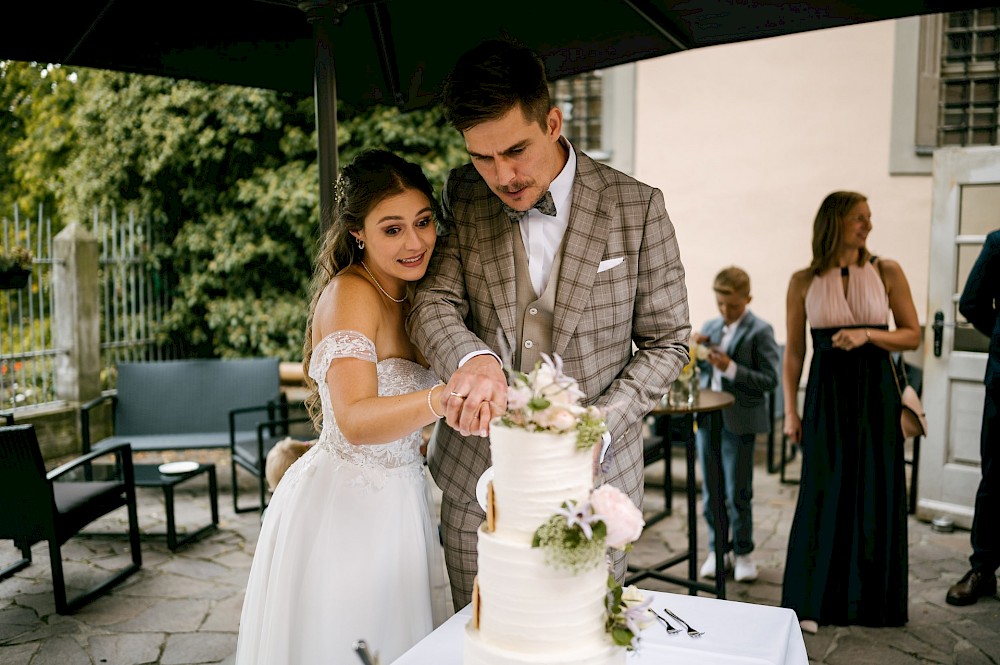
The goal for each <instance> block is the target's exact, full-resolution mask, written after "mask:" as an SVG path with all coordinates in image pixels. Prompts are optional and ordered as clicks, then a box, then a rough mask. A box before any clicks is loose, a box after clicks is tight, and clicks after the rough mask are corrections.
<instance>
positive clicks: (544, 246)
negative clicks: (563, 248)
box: [518, 138, 576, 296]
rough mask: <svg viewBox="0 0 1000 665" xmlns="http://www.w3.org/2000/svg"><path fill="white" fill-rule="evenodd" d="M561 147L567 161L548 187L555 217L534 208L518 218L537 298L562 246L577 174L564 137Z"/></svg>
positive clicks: (574, 160)
mask: <svg viewBox="0 0 1000 665" xmlns="http://www.w3.org/2000/svg"><path fill="white" fill-rule="evenodd" d="M560 142H561V143H562V146H563V147H564V148H565V149H566V150H567V151H568V152H569V159H567V160H566V164H565V166H563V169H562V171H560V172H559V175H557V176H556V177H555V180H553V181H552V183H551V184H550V185H549V192H550V193H551V194H552V202H553V203H554V204H555V206H556V214H555V216H554V217H552V216H549V215H545V214H542V213H541V212H539V211H538V210H536V209H535V208H531V209H530V210H528V214H526V215H525V216H524V217H522V218H521V221H520V222H518V226H519V227H520V231H521V240H523V241H524V249H525V253H526V254H527V256H528V272H529V274H530V276H531V287H532V288H533V289H534V290H535V295H536V296H541V295H542V293H543V292H544V291H545V287H546V286H547V285H548V283H549V273H551V272H552V263H553V261H555V258H556V252H558V251H559V246H560V245H561V244H562V239H563V236H564V235H565V234H566V228H567V227H568V226H569V209H570V204H571V201H572V195H573V177H574V176H575V175H576V151H575V150H573V146H572V145H570V143H569V141H568V140H566V139H565V138H563V139H560Z"/></svg>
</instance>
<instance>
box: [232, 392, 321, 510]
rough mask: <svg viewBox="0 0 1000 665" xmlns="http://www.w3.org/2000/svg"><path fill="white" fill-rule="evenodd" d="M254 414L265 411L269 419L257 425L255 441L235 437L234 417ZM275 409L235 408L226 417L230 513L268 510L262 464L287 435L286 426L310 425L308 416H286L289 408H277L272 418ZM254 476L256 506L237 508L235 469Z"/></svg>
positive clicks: (265, 481) (263, 465)
mask: <svg viewBox="0 0 1000 665" xmlns="http://www.w3.org/2000/svg"><path fill="white" fill-rule="evenodd" d="M253 411H266V412H267V413H268V417H269V418H271V419H269V420H265V421H263V422H259V423H257V437H256V438H255V439H246V438H243V439H240V438H238V437H237V436H236V417H237V416H238V415H240V414H246V413H249V412H253ZM275 411H276V410H275V409H268V408H267V407H252V408H247V409H237V410H235V411H232V412H230V414H229V421H230V422H229V431H230V436H229V451H230V456H229V459H230V466H231V467H232V471H233V483H232V486H233V510H234V511H235V512H237V513H245V512H249V511H251V510H264V508H266V507H267V477H266V476H265V473H264V472H265V468H264V467H265V463H266V462H267V454H268V453H269V452H270V451H271V449H272V448H274V446H275V445H277V443H278V442H279V441H281V440H282V439H284V438H285V437H286V436H288V432H289V426H290V425H293V424H296V423H307V422H310V419H309V418H308V417H305V416H302V417H294V418H293V417H289V416H288V409H287V407H286V408H279V409H277V411H278V412H279V413H278V416H279V417H277V418H275ZM237 466H238V467H240V468H242V469H244V470H245V471H248V472H250V473H251V474H253V475H254V476H255V478H256V481H257V490H258V499H257V500H258V504H257V505H255V506H244V507H240V505H239V500H238V497H239V489H238V488H239V483H238V482H237V478H236V467H237Z"/></svg>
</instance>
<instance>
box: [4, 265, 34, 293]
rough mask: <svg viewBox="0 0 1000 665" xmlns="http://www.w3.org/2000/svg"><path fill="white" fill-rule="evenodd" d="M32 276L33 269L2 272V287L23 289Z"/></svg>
mask: <svg viewBox="0 0 1000 665" xmlns="http://www.w3.org/2000/svg"><path fill="white" fill-rule="evenodd" d="M30 276H31V271H30V270H25V269H24V268H15V269H13V270H7V271H4V272H0V289H8V290H13V289H23V288H24V287H26V286H27V285H28V277H30Z"/></svg>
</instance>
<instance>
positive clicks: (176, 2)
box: [0, 0, 993, 204]
mask: <svg viewBox="0 0 1000 665" xmlns="http://www.w3.org/2000/svg"><path fill="white" fill-rule="evenodd" d="M991 4H993V3H991V2H975V1H970V0H947V1H946V0H931V1H924V2H918V1H916V0H893V1H892V2H888V1H887V0H853V1H844V0H814V1H808V2H793V3H789V2H781V1H778V0H683V1H680V2H678V1H674V0H529V1H528V2H524V3H523V4H521V3H520V2H503V3H500V2H496V3H489V4H486V3H473V2H469V0H424V1H423V2H418V1H417V0H302V1H296V0H170V1H169V2H164V3H157V4H154V3H146V2H136V1H134V0H117V1H116V0H72V1H69V2H57V3H36V4H33V5H30V6H29V5H21V6H20V7H18V8H17V9H14V8H13V7H8V8H6V9H5V11H4V14H5V19H6V20H5V21H4V23H5V25H4V30H3V36H2V38H0V58H4V59H10V60H23V61H36V62H52V63H61V64H63V65H77V66H84V67H94V68H99V69H111V70H118V71H127V72H135V73H141V74H153V75H158V76H168V77H173V78H184V79H193V80H200V81H207V82H217V83H230V84H236V85H244V86H251V87H259V88H270V89H275V90H280V91H286V92H294V93H301V94H315V96H316V107H317V125H318V129H319V135H320V146H319V161H320V164H319V165H320V177H321V180H322V182H324V183H329V185H328V186H327V187H324V188H322V189H323V191H322V192H321V204H324V203H323V202H329V201H331V200H332V196H331V193H330V191H328V190H329V189H330V188H331V187H332V183H333V181H334V179H335V174H336V172H337V142H336V112H337V109H338V108H340V109H341V110H342V111H345V112H352V111H360V110H363V109H365V108H368V107H371V106H373V105H376V104H386V105H393V106H397V107H399V108H401V109H403V110H412V109H417V108H422V107H427V106H430V105H433V104H434V102H435V101H436V99H437V93H438V88H439V86H440V83H441V81H442V79H443V78H444V77H445V76H446V75H447V73H448V71H450V69H451V67H452V65H453V64H454V62H455V61H456V59H457V58H458V56H459V55H460V54H461V53H463V52H464V51H466V50H467V49H469V48H471V47H472V46H475V45H476V44H478V43H479V42H480V41H482V40H483V39H487V38H494V37H510V38H513V39H515V40H517V41H519V42H521V43H522V44H524V45H526V46H528V47H531V48H533V49H534V50H536V51H537V52H538V53H539V54H540V55H541V56H542V58H543V60H544V61H545V65H546V70H547V72H548V75H549V77H550V78H551V79H552V80H556V79H559V78H563V77H566V76H570V75H573V74H578V73H581V72H586V71H592V70H595V69H602V68H607V67H612V66H614V65H620V64H624V63H627V62H633V61H637V60H642V59H645V58H651V57H655V56H660V55H665V54H669V53H674V52H677V51H681V50H685V49H691V48H699V47H704V46H712V45H717V44H724V43H729V42H738V41H744V40H750V39H759V38H763V37H773V36H777V35H784V34H790V33H795V32H802V31H807V30H815V29H820V28H830V27H836V26H842V25H849V24H853V23H861V22H866V21H874V20H881V19H889V18H898V17H902V16H910V15H916V14H923V13H934V12H941V11H957V10H959V9H963V8H972V7H978V6H990V5H991ZM15 13H16V14H19V18H17V19H14V15H15ZM12 19H13V20H12Z"/></svg>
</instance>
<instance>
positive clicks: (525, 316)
mask: <svg viewBox="0 0 1000 665" xmlns="http://www.w3.org/2000/svg"><path fill="white" fill-rule="evenodd" d="M561 262H562V243H560V245H559V249H558V250H556V255H555V258H554V259H553V261H552V273H551V274H550V276H549V281H548V284H546V285H545V291H543V292H542V295H541V296H540V297H539V296H536V295H535V289H534V287H532V286H531V274H530V273H529V272H528V254H527V252H526V251H525V249H524V241H523V240H522V239H521V231H520V229H515V232H514V274H515V276H516V281H515V284H516V286H517V319H516V320H517V322H518V331H517V347H516V348H515V349H514V367H516V368H517V369H519V370H521V371H522V372H530V371H531V370H533V369H534V368H535V363H536V362H537V361H539V360H541V353H543V352H544V353H548V354H549V355H551V354H552V313H553V312H554V311H555V305H556V287H557V282H558V281H559V264H560V263H561Z"/></svg>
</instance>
